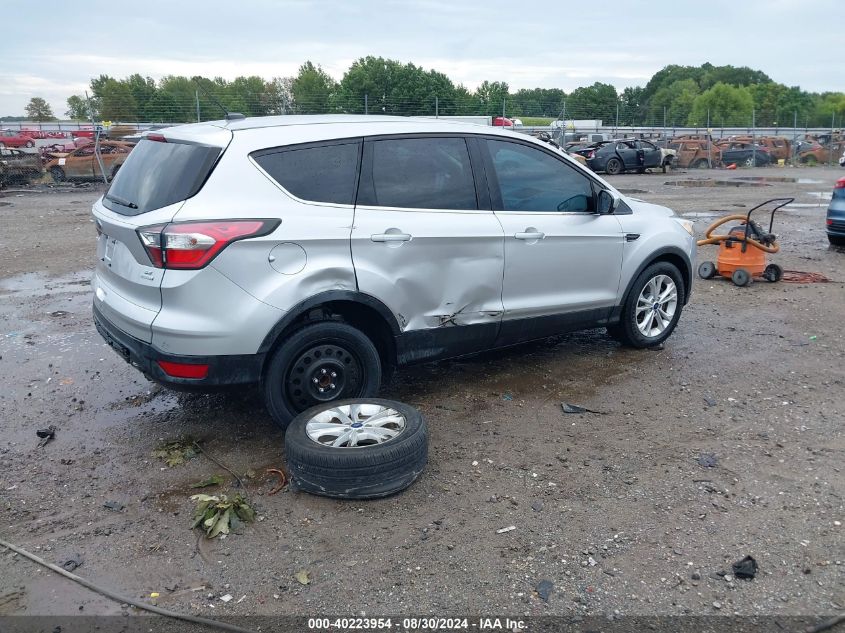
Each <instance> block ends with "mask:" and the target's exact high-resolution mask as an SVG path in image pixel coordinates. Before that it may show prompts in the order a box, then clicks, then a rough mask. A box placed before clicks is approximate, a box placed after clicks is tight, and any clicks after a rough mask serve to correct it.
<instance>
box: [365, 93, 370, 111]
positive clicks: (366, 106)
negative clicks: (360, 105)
mask: <svg viewBox="0 0 845 633" xmlns="http://www.w3.org/2000/svg"><path fill="white" fill-rule="evenodd" d="M369 113H370V103H369V95H364V114H369Z"/></svg>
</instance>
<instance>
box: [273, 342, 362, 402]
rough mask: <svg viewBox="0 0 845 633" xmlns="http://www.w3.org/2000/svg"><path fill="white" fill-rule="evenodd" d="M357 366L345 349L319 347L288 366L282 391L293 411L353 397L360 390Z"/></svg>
mask: <svg viewBox="0 0 845 633" xmlns="http://www.w3.org/2000/svg"><path fill="white" fill-rule="evenodd" d="M361 374H362V372H361V364H360V362H359V361H358V359H357V358H356V357H355V356H354V355H353V354H351V353H350V352H349V351H347V350H346V349H344V348H342V347H339V346H337V345H319V346H316V347H312V348H310V349H308V350H306V351H304V352H303V353H302V354H301V355H300V356H299V357H298V358H297V359H296V360H295V361H294V363H293V365H292V366H291V370H290V372H288V376H287V379H286V381H285V383H286V384H285V388H286V390H287V393H288V397H289V398H290V401H291V402H292V403H293V404H294V406H295V408H296V409H297V410H299V411H303V410H305V409H307V408H308V407H310V406H314V405H315V404H320V403H322V402H329V401H331V400H337V399H338V398H340V397H355V396H357V395H358V393H359V391H360V388H361Z"/></svg>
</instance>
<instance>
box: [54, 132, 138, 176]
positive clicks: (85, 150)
mask: <svg viewBox="0 0 845 633" xmlns="http://www.w3.org/2000/svg"><path fill="white" fill-rule="evenodd" d="M133 147H134V146H133V145H132V144H131V143H120V142H118V141H102V142H101V143H100V156H101V157H102V159H103V166H104V167H105V170H106V177H107V178H113V177H114V176H115V174H117V172H118V170H119V169H120V167H121V166H122V165H123V162H124V161H125V160H126V157H127V156H129V152H130V151H132V148H133ZM94 148H95V144H94V143H88V144H86V145H85V146H83V147H80V148H79V149H76V150H74V151H72V152H69V153H67V154H64V153H54V154H52V156H53V157H54V158H53V159H52V160H50V161H49V162H48V163H47V164H46V165H45V166H44V168H45V169H46V170H47V173H49V174H50V176H52V177H53V181H54V182H64V181H66V180H91V179H99V178H101V177H102V176H101V174H100V165H99V162H98V161H97V157H96V155H95V154H94Z"/></svg>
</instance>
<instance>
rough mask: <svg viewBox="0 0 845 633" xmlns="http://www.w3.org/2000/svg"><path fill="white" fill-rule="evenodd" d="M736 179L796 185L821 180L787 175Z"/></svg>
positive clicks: (815, 182) (811, 183)
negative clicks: (792, 183)
mask: <svg viewBox="0 0 845 633" xmlns="http://www.w3.org/2000/svg"><path fill="white" fill-rule="evenodd" d="M737 180H747V181H749V182H794V183H796V184H798V185H820V184H821V183H822V181H821V180H813V179H812V178H791V177H789V176H742V177H740V178H737Z"/></svg>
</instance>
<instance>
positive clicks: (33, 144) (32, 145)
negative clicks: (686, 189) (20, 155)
mask: <svg viewBox="0 0 845 633" xmlns="http://www.w3.org/2000/svg"><path fill="white" fill-rule="evenodd" d="M26 146H27V147H35V142H34V141H27V142H26Z"/></svg>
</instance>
